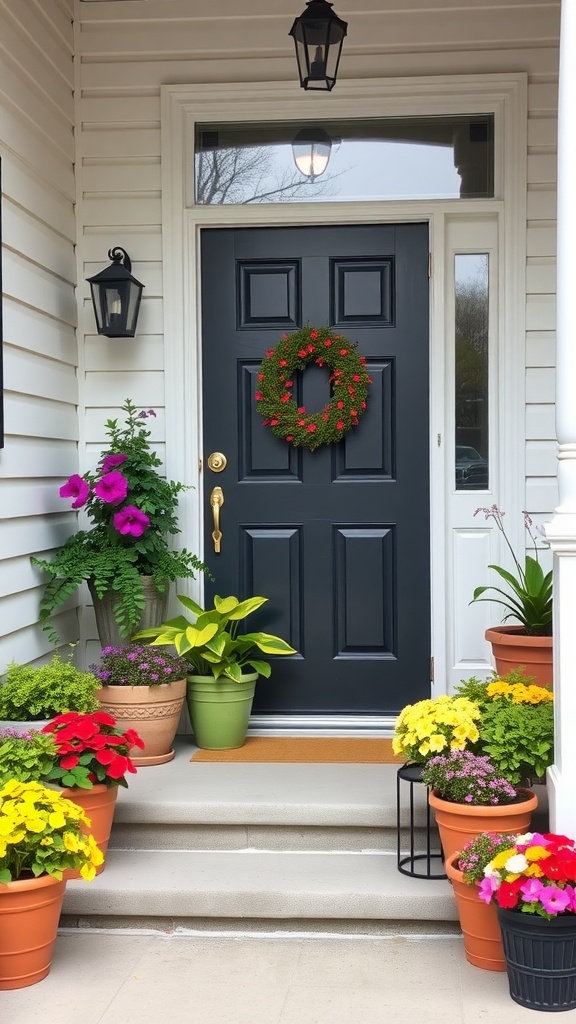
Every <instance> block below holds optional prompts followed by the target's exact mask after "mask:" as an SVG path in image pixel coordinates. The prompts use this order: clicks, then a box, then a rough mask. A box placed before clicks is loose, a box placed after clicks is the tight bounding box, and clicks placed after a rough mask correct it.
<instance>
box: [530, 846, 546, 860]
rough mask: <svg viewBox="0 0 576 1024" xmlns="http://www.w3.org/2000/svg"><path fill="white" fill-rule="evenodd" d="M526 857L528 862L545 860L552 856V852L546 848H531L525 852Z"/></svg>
mask: <svg viewBox="0 0 576 1024" xmlns="http://www.w3.org/2000/svg"><path fill="white" fill-rule="evenodd" d="M524 856H525V857H526V860H545V859H546V857H549V856H550V851H549V850H547V849H546V848H545V847H544V846H529V847H528V849H527V850H525V851H524Z"/></svg>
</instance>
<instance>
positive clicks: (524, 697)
mask: <svg viewBox="0 0 576 1024" xmlns="http://www.w3.org/2000/svg"><path fill="white" fill-rule="evenodd" d="M486 696H487V697H490V698H491V699H492V700H494V699H498V698H500V697H505V698H506V699H507V700H510V701H511V702H512V704H543V703H545V702H546V701H551V700H554V694H553V693H552V691H551V690H547V689H546V688H545V687H544V686H536V685H535V684H532V683H530V684H526V683H507V682H506V681H505V680H504V679H495V680H494V682H493V683H488V685H487V686H486Z"/></svg>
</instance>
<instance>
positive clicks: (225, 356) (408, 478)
mask: <svg viewBox="0 0 576 1024" xmlns="http://www.w3.org/2000/svg"><path fill="white" fill-rule="evenodd" d="M201 251H202V261H201V270H202V351H203V384H202V392H203V460H202V462H203V480H204V509H205V549H204V557H205V560H206V561H207V562H208V564H209V565H210V567H211V569H212V572H213V573H214V576H215V582H214V584H207V591H206V592H207V598H208V600H209V601H210V599H211V597H212V596H213V595H214V594H215V593H216V594H220V595H221V596H226V595H228V594H235V595H236V596H237V597H239V598H243V597H248V596H251V595H253V594H261V595H263V596H266V597H268V598H270V600H269V603H268V604H267V605H265V606H264V608H263V609H261V610H260V611H259V612H258V613H257V615H254V616H252V617H251V619H250V620H247V622H246V626H247V628H250V629H253V628H260V629H265V630H267V631H268V632H271V633H277V634H279V635H280V636H282V637H284V638H285V639H286V640H288V641H289V642H290V643H291V644H292V646H293V647H295V648H296V649H297V651H298V654H297V655H294V656H292V657H290V658H276V659H274V661H273V665H272V676H271V678H270V679H269V680H261V681H260V682H259V684H258V687H257V693H256V700H255V705H254V710H255V711H257V712H259V713H261V714H278V715H298V714H301V715H335V714H336V715H338V714H342V715H349V714H367V715H382V714H393V713H395V712H397V711H398V710H399V709H400V708H402V707H403V706H404V705H405V704H407V703H410V702H413V701H414V700H418V699H420V698H422V697H424V696H427V695H428V694H429V688H430V682H429V679H430V673H429V665H430V568H429V567H430V539H429V402H428V389H429V373H428V368H429V352H428V345H429V342H428V227H427V225H424V224H402V225H394V226H382V227H379V226H373V225H366V226H364V225H363V226H346V227H308V228H299V227H298V228H290V227H287V228H263V229H260V228H247V229H246V228H243V229H239V230H235V229H211V230H204V231H203V232H202V246H201ZM305 324H310V325H311V326H319V325H328V326H331V327H332V326H333V327H334V328H335V329H337V330H338V331H339V333H341V334H343V335H344V336H345V337H347V338H348V339H349V340H350V341H352V342H354V343H356V345H357V347H358V353H359V354H360V355H364V356H365V357H366V360H367V366H368V370H369V373H370V374H371V376H372V378H373V384H372V385H371V386H370V389H369V396H368V408H367V411H366V413H365V415H364V416H363V417H362V419H361V420H360V424H359V426H358V427H356V428H353V429H352V430H351V431H350V432H349V433H348V434H347V435H346V436H345V438H344V439H343V440H342V441H341V442H340V443H337V444H334V445H331V446H326V445H325V446H323V447H321V448H318V449H317V450H316V451H314V452H310V451H308V450H306V449H295V448H293V447H292V446H291V445H289V444H287V443H285V442H284V441H282V440H280V439H279V438H277V437H275V436H274V435H273V434H272V432H271V431H270V430H269V429H267V427H265V426H263V424H262V418H261V417H260V416H259V415H258V413H257V411H256V406H255V400H254V393H255V391H257V390H258V384H257V379H256V374H257V372H258V367H259V365H260V362H261V360H262V359H263V357H264V355H265V352H266V350H267V349H270V348H273V347H275V346H276V344H277V343H278V342H279V340H280V338H281V336H282V334H283V333H284V332H289V331H292V330H297V329H298V328H300V327H301V326H303V325H305ZM296 376H298V375H296ZM327 377H328V374H327V372H326V370H322V369H320V368H319V367H316V366H309V367H307V369H306V370H305V372H304V373H302V374H301V375H300V376H299V379H298V380H295V388H296V394H298V395H301V396H302V404H303V405H305V406H306V408H307V409H308V410H309V411H312V410H315V409H319V408H321V407H322V406H323V405H324V404H325V403H326V402H328V401H330V398H331V396H330V390H329V384H328V379H327ZM214 452H219V453H223V454H224V455H225V456H226V460H227V464H226V468H225V469H224V470H223V471H222V472H218V473H216V472H213V471H212V470H211V469H210V468H209V466H208V457H209V456H210V454H211V453H214ZM217 461H218V460H217ZM214 487H220V488H221V489H222V494H223V498H224V504H223V505H222V506H221V508H220V530H221V532H222V540H221V545H220V552H219V553H216V552H215V550H214V542H213V539H212V536H211V535H212V531H213V516H212V510H211V506H210V494H211V492H212V490H213V488H214Z"/></svg>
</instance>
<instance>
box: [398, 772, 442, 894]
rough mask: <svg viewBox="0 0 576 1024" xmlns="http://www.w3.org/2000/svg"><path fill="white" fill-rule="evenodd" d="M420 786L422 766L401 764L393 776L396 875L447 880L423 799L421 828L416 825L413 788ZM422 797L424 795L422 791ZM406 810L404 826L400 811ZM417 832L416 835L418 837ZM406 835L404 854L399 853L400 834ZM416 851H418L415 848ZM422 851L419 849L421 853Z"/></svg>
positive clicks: (400, 848) (432, 826)
mask: <svg viewBox="0 0 576 1024" xmlns="http://www.w3.org/2000/svg"><path fill="white" fill-rule="evenodd" d="M418 785H423V782H422V765H420V764H403V765H402V766H401V767H400V768H399V769H398V772H397V773H396V835H397V860H398V871H401V872H402V874H403V875H410V877H412V878H447V877H448V876H447V875H446V874H445V872H444V857H443V854H442V847H441V845H440V836H439V834H438V829H437V828H436V822H435V821H434V820H433V817H432V813H431V811H430V805H429V804H428V800H427V799H426V809H425V819H424V823H423V825H420V823H419V822H418V823H417V822H416V805H415V796H414V786H418ZM426 795H428V794H427V791H426ZM406 797H407V801H406ZM406 808H407V809H408V822H407V824H404V823H403V820H402V819H403V817H404V815H403V811H405V810H406ZM418 829H420V835H418ZM403 830H404V831H407V835H408V842H407V846H408V852H407V853H406V852H405V851H404V850H403V849H402V846H403V844H402V831H403ZM419 847H420V848H419ZM422 847H423V849H422Z"/></svg>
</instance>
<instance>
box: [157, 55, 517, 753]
mask: <svg viewBox="0 0 576 1024" xmlns="http://www.w3.org/2000/svg"><path fill="white" fill-rule="evenodd" d="M161 110H162V122H161V123H162V232H163V275H164V293H163V294H164V352H165V389H166V401H165V405H166V452H167V456H166V472H167V474H168V476H169V477H171V478H173V479H185V480H187V481H190V482H191V483H192V484H193V489H192V490H191V491H189V492H187V494H186V495H185V496H184V497H183V500H182V501H181V516H180V520H181V524H182V543H183V544H185V545H186V547H188V548H189V549H191V550H193V551H196V552H197V553H198V554H199V555H201V554H202V550H203V529H202V526H203V515H204V508H203V502H202V479H201V461H200V460H201V457H202V456H201V453H202V435H201V431H202V378H201V372H202V362H201V358H200V322H201V310H200V280H199V277H200V270H199V242H200V230H201V228H202V227H249V226H250V227H253V226H259V227H266V226H275V227H276V226H280V225H292V226H294V225H309V224H363V223H374V224H385V223H393V222H396V223H406V222H410V221H420V222H422V221H427V222H428V223H429V229H430V250H431V254H432V267H433V274H432V278H431V289H430V471H431V480H430V536H431V551H432V560H431V567H430V572H431V606H432V622H431V628H432V650H433V653H434V659H435V681H434V683H433V684H432V694H433V695H438V694H440V693H443V692H447V689H448V688H449V684H448V677H449V673H450V671H451V670H452V669H453V668H454V664H455V657H456V654H455V647H454V642H453V636H454V629H453V623H454V618H455V613H456V610H455V608H454V606H453V605H454V601H453V595H454V593H455V592H457V587H456V586H455V585H454V580H453V579H452V580H451V579H447V566H451V565H452V559H451V558H449V557H447V556H448V553H449V551H450V550H451V548H452V545H453V537H452V532H451V531H452V526H451V517H450V515H448V514H447V513H448V512H449V503H450V501H451V494H452V492H453V488H452V480H453V444H452V443H451V440H450V439H451V436H452V435H450V433H449V431H450V429H451V428H452V429H453V419H452V420H451V419H450V413H449V410H447V400H448V397H449V395H450V381H449V379H448V378H447V372H448V369H449V367H450V360H449V359H447V351H448V350H449V348H450V341H451V339H450V337H449V329H450V316H449V315H447V310H449V308H450V301H451V295H450V294H449V292H448V288H449V286H450V280H451V274H450V266H451V264H450V260H453V253H452V252H450V249H449V246H447V235H448V233H449V232H448V230H447V229H448V226H449V224H450V223H454V222H457V221H458V220H460V219H461V220H463V221H465V222H467V223H469V224H473V223H474V221H477V222H478V223H481V222H483V220H484V219H485V218H491V219H492V220H494V218H496V219H497V221H498V224H499V269H498V281H499V289H498V291H499V295H500V299H499V303H498V316H497V331H498V336H499V338H500V339H505V344H504V343H501V344H500V346H499V349H498V367H497V371H498V372H497V374H496V375H495V377H494V378H493V385H494V386H495V389H496V393H495V394H494V397H493V400H492V403H491V404H492V406H495V407H496V408H495V409H494V418H492V419H491V436H492V437H494V428H495V427H496V426H497V429H498V439H499V445H500V447H501V449H502V451H504V452H506V453H507V459H506V466H503V465H500V467H499V468H498V470H497V474H496V475H497V479H496V480H495V481H494V483H495V486H493V487H492V489H491V491H490V492H489V493H486V495H485V497H486V504H492V502H493V501H496V500H497V501H498V504H500V505H501V507H503V508H506V509H508V510H515V509H521V508H522V507H523V502H524V491H525V473H524V449H525V438H524V429H523V424H524V404H525V394H524V377H525V370H524V367H525V360H524V339H525V326H524V310H525V266H526V242H525V236H526V166H525V165H526V148H527V139H526V133H527V124H526V122H527V80H526V76H525V75H524V74H516V73H513V74H512V73H511V74H495V75H468V76H438V77H423V78H401V79H374V80H359V81H350V80H349V81H343V82H339V83H338V86H337V89H336V90H335V91H334V92H333V93H330V94H329V95H328V96H325V95H323V94H322V95H320V94H309V93H305V92H303V91H302V90H299V89H298V88H297V86H296V85H295V83H286V82H276V83H274V82H272V83H270V82H267V83H248V84H246V83H242V84H225V85H224V84H222V85H190V86H162V88H161ZM367 110H368V111H370V116H373V117H394V116H396V117H400V116H406V117H409V116H423V115H429V116H431V115H434V114H437V115H440V114H465V113H468V114H474V113H491V112H493V113H494V115H495V196H496V197H497V198H495V199H493V200H450V201H444V200H434V201H432V200H418V201H385V202H384V201H378V202H346V203H338V202H324V203H322V204H315V203H289V204H280V203H270V204H266V205H259V206H252V205H244V206H234V205H222V206H195V205H194V127H195V124H196V123H210V124H213V123H217V122H218V121H221V122H226V123H230V122H231V121H239V122H250V121H253V122H260V121H263V122H268V123H270V122H272V121H286V120H289V121H293V120H298V121H303V122H306V121H314V120H318V119H320V118H322V119H326V118H329V119H330V120H337V119H339V118H342V119H344V118H346V119H350V118H357V119H361V118H365V117H366V111H367ZM470 247H471V249H472V250H474V248H475V246H474V239H473V237H472V235H471V239H470ZM458 251H462V250H461V249H458ZM452 340H453V339H452ZM494 495H495V496H494ZM478 503H479V504H484V503H485V502H484V500H483V499H482V500H479V502H478ZM509 518H510V520H511V521H512V520H513V519H515V518H520V517H516V516H512V515H510V517H509ZM478 526H479V527H480V524H478ZM482 530H483V533H485V529H484V524H482ZM510 532H511V533H512V541H513V543H514V542H516V541H519V543H520V544H522V543H523V539H524V538H523V537H520V538H518V537H515V536H514V534H513V529H512V526H511V531H510ZM478 582H482V581H474V585H476V584H477V583H478ZM189 590H190V592H191V593H195V595H196V596H197V597H200V598H201V596H202V580H201V579H198V580H196V581H194V582H193V583H192V584H191V585H190V586H189ZM459 656H460V657H461V653H460V655H459ZM464 660H466V659H464ZM478 667H480V668H482V667H483V665H482V664H480V665H472V666H471V668H472V670H474V669H476V668H478ZM284 722H285V723H286V724H287V725H288V724H289V725H292V726H294V725H299V726H300V727H306V725H309V726H310V727H311V728H312V727H315V728H321V727H322V726H324V727H325V728H332V727H334V726H335V723H334V722H331V721H328V720H326V721H324V720H320V719H314V720H313V722H312V721H311V722H309V723H308V722H305V721H303V720H298V722H296V721H294V722H291V723H287V722H286V719H284ZM339 722H340V723H341V724H342V719H339ZM261 724H270V725H272V724H273V723H261ZM346 725H347V732H348V734H349V733H350V728H354V727H357V728H358V729H359V730H364V731H365V730H366V728H367V727H368V726H370V727H372V728H373V729H380V730H381V729H382V728H387V729H389V728H390V727H391V725H392V720H391V719H388V718H384V717H383V718H381V719H378V720H375V719H370V722H369V723H368V722H367V720H366V719H362V718H361V717H360V716H354V717H353V718H350V719H346Z"/></svg>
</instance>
